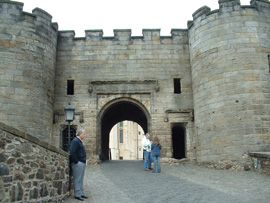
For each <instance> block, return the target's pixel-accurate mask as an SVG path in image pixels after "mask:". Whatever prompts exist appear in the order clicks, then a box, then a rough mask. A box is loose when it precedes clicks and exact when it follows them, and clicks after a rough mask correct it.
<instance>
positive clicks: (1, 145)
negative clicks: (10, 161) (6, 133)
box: [0, 140, 6, 149]
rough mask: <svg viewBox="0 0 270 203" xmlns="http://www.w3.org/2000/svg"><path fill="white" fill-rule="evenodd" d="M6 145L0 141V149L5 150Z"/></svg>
mask: <svg viewBox="0 0 270 203" xmlns="http://www.w3.org/2000/svg"><path fill="white" fill-rule="evenodd" d="M5 146H6V143H5V142H4V141H1V140H0V148H1V149H5Z"/></svg>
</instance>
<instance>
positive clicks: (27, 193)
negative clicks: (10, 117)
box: [0, 123, 70, 202]
mask: <svg viewBox="0 0 270 203" xmlns="http://www.w3.org/2000/svg"><path fill="white" fill-rule="evenodd" d="M0 136H1V141H0V201H1V202H17V201H18V202H40V201H42V202H60V201H62V200H64V199H66V198H67V197H68V196H69V195H70V190H69V188H70V175H69V171H70V170H69V155H68V154H67V153H66V152H64V151H62V150H61V149H58V148H56V147H54V146H52V145H50V144H48V143H46V142H43V141H40V140H38V139H37V138H36V137H34V136H32V135H29V134H26V133H24V132H22V131H19V130H17V129H15V128H12V127H9V126H7V125H5V124H3V123H0Z"/></svg>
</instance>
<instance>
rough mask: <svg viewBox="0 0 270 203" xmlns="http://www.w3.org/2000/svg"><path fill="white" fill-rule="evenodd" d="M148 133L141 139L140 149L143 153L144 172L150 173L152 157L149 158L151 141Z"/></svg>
mask: <svg viewBox="0 0 270 203" xmlns="http://www.w3.org/2000/svg"><path fill="white" fill-rule="evenodd" d="M150 137H151V135H150V133H146V134H145V136H144V137H143V139H142V147H143V153H144V170H145V171H150V170H153V168H151V163H152V156H151V143H152V142H151V141H150Z"/></svg>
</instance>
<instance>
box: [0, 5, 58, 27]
mask: <svg viewBox="0 0 270 203" xmlns="http://www.w3.org/2000/svg"><path fill="white" fill-rule="evenodd" d="M23 6H24V3H21V2H16V1H9V0H0V16H1V19H3V21H4V23H9V24H14V23H23V22H24V21H25V22H26V23H25V24H24V26H29V27H31V26H35V27H38V26H42V28H43V29H42V30H43V31H44V28H45V29H46V30H47V32H50V31H51V30H54V31H55V32H57V31H58V25H57V23H52V16H51V15H50V14H49V13H47V12H46V11H44V10H42V9H40V8H35V9H33V11H32V13H27V12H24V11H23ZM31 24H32V25H31Z"/></svg>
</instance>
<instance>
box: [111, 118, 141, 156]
mask: <svg viewBox="0 0 270 203" xmlns="http://www.w3.org/2000/svg"><path fill="white" fill-rule="evenodd" d="M143 136H144V131H143V129H142V128H141V126H140V125H138V124H137V123H135V122H133V121H127V120H126V121H121V122H119V123H117V124H116V125H114V126H113V128H112V129H111V131H110V137H109V153H110V154H109V156H110V157H109V158H110V159H111V160H141V159H143V150H142V138H143Z"/></svg>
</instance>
